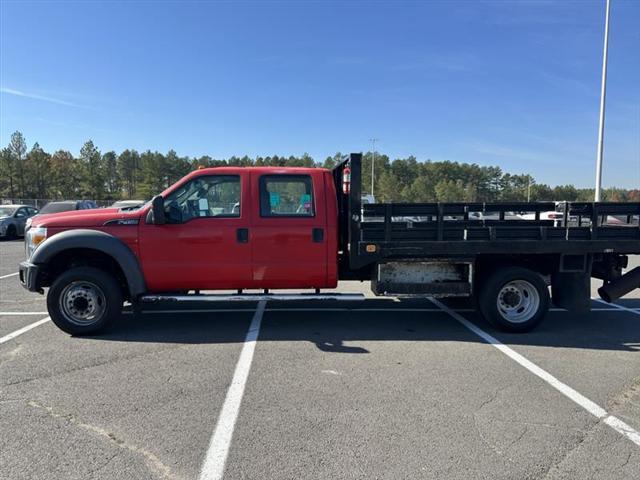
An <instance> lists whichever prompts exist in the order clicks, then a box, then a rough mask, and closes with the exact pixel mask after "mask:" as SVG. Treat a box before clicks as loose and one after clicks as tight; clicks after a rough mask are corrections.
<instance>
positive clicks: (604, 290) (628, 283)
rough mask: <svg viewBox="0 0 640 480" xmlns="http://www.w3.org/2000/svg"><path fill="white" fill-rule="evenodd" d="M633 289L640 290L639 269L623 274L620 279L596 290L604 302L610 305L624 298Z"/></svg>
mask: <svg viewBox="0 0 640 480" xmlns="http://www.w3.org/2000/svg"><path fill="white" fill-rule="evenodd" d="M634 288H640V267H636V268H634V269H633V270H631V271H630V272H627V273H625V274H624V275H622V276H621V277H620V278H616V279H615V280H614V281H612V282H609V283H607V284H606V285H604V286H602V287H600V288H599V289H598V294H600V298H602V299H603V300H604V301H605V302H607V303H611V302H613V301H614V300H617V299H619V298H620V297H623V296H625V295H626V294H627V293H629V292H630V291H631V290H633V289H634Z"/></svg>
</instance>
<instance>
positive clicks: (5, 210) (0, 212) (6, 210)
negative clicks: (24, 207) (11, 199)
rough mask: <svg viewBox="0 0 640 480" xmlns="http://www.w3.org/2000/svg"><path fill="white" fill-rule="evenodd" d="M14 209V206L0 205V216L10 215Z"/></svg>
mask: <svg viewBox="0 0 640 480" xmlns="http://www.w3.org/2000/svg"><path fill="white" fill-rule="evenodd" d="M15 211H16V208H15V207H0V217H10V216H11V215H13V212H15Z"/></svg>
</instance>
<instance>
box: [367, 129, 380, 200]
mask: <svg viewBox="0 0 640 480" xmlns="http://www.w3.org/2000/svg"><path fill="white" fill-rule="evenodd" d="M369 141H370V142H371V152H372V154H373V158H372V159H371V196H372V197H373V196H374V195H373V180H374V178H375V176H374V174H375V164H376V142H377V141H378V139H377V138H370V139H369ZM374 198H375V197H374Z"/></svg>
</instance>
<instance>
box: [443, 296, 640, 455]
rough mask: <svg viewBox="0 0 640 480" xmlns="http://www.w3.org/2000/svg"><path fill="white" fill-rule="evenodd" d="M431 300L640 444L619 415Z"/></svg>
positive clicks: (637, 436)
mask: <svg viewBox="0 0 640 480" xmlns="http://www.w3.org/2000/svg"><path fill="white" fill-rule="evenodd" d="M431 301H432V302H433V303H435V304H436V305H437V306H439V307H440V308H441V309H442V310H443V311H444V312H446V313H448V314H449V315H450V316H451V317H453V318H455V319H456V320H457V321H458V322H460V323H461V324H462V325H464V326H465V327H466V328H468V329H469V330H471V331H472V332H473V333H475V334H476V335H478V336H479V337H480V338H482V339H483V340H484V341H485V342H487V343H488V344H489V345H491V346H493V347H495V348H497V349H498V350H500V351H501V352H502V353H504V354H505V355H506V356H507V357H509V358H511V359H512V360H514V361H515V362H517V363H518V364H520V365H521V366H522V367H524V368H526V369H527V370H529V371H530V372H531V373H533V374H534V375H536V376H537V377H539V378H541V379H542V380H544V381H545V382H547V383H548V384H549V385H551V386H552V387H553V388H555V389H556V390H558V391H559V392H560V393H562V394H563V395H564V396H566V397H567V398H569V399H571V400H573V401H574V402H575V403H577V404H578V405H580V406H581V407H582V408H584V409H585V410H586V411H587V412H589V413H590V414H591V415H593V416H594V417H596V418H598V419H599V420H602V421H603V422H604V423H606V424H607V425H609V426H610V427H611V428H613V429H614V430H616V431H617V432H618V433H621V434H622V435H624V436H626V437H627V438H628V439H629V440H631V441H632V442H633V443H635V444H636V445H638V446H640V432H638V431H637V430H634V429H633V428H632V427H631V426H629V425H627V424H626V423H624V422H623V421H622V420H620V419H619V418H617V417H615V416H613V415H609V413H608V412H607V411H606V410H605V409H604V408H602V407H601V406H600V405H598V404H597V403H595V402H592V401H591V400H589V399H588V398H587V397H585V396H584V395H582V394H581V393H579V392H577V391H575V390H574V389H573V388H571V387H570V386H569V385H567V384H565V383H562V382H561V381H560V380H558V379H557V378H556V377H554V376H553V375H551V374H550V373H549V372H547V371H546V370H543V369H542V368H540V367H539V366H538V365H536V364H535V363H533V362H532V361H530V360H528V359H526V358H525V357H523V356H522V355H520V354H519V353H518V352H516V351H515V350H512V349H511V348H509V347H507V346H506V345H505V344H504V343H502V342H500V341H499V340H498V339H496V338H495V337H493V336H491V335H489V334H488V333H487V332H485V331H484V330H482V329H481V328H479V327H477V326H476V325H474V324H473V323H471V322H470V321H469V320H467V319H466V318H464V317H463V316H462V315H460V314H458V313H456V312H454V311H453V310H451V309H450V308H449V307H447V306H446V305H444V304H443V303H441V302H439V301H438V300H436V299H431Z"/></svg>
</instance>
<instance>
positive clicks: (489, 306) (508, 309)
mask: <svg viewBox="0 0 640 480" xmlns="http://www.w3.org/2000/svg"><path fill="white" fill-rule="evenodd" d="M549 303H550V298H549V289H548V288H547V284H546V282H545V280H544V278H542V276H541V275H540V274H539V273H537V272H534V271H532V270H529V269H526V268H522V267H504V268H501V269H499V270H497V271H495V272H494V273H493V274H491V275H490V276H489V277H488V278H487V279H486V280H485V281H484V284H483V285H481V287H480V293H479V295H478V306H479V308H480V313H481V314H482V316H483V317H484V318H485V320H487V321H488V322H489V323H491V324H492V325H493V326H494V327H496V328H498V329H500V330H504V331H507V332H528V331H530V330H532V329H533V328H535V327H536V326H537V325H538V324H539V323H540V322H541V321H542V320H543V319H544V317H545V315H546V314H547V312H548V310H549Z"/></svg>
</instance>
